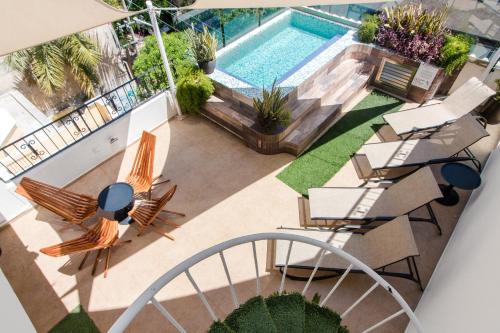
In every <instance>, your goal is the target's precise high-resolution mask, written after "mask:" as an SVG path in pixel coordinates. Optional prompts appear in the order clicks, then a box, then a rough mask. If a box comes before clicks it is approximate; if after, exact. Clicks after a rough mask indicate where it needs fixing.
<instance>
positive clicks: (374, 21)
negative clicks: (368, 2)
mask: <svg viewBox="0 0 500 333" xmlns="http://www.w3.org/2000/svg"><path fill="white" fill-rule="evenodd" d="M379 25H380V19H379V17H378V15H375V14H373V15H365V16H364V17H363V21H362V22H361V26H360V27H359V30H358V37H359V40H360V41H362V42H363V43H372V42H373V41H374V40H375V36H376V34H377V31H378V27H379Z"/></svg>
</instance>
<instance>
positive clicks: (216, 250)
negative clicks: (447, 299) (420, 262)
mask: <svg viewBox="0 0 500 333" xmlns="http://www.w3.org/2000/svg"><path fill="white" fill-rule="evenodd" d="M269 240H279V241H286V242H288V252H287V256H286V263H285V266H284V268H283V272H282V274H283V275H282V277H281V279H280V284H279V287H278V289H277V292H278V294H282V293H283V291H284V290H285V280H286V279H285V278H286V274H287V269H288V263H289V259H290V253H291V251H292V248H293V245H294V244H297V243H303V244H309V245H312V246H314V247H317V248H318V254H319V255H318V256H317V259H316V263H315V267H314V269H313V270H312V271H311V274H310V276H309V278H308V279H307V282H306V283H305V285H304V287H303V289H302V291H301V294H302V295H305V294H306V292H307V290H308V288H309V287H310V286H311V283H312V282H313V280H314V277H315V274H316V273H317V272H318V269H319V267H320V265H321V261H322V260H323V258H324V257H325V256H326V255H327V254H333V255H336V256H338V257H340V258H342V259H343V260H345V261H346V262H348V263H349V266H348V268H347V269H346V270H345V272H344V273H343V274H342V276H340V278H339V279H338V280H337V282H336V283H335V284H333V286H332V287H331V289H330V291H329V293H328V294H327V295H326V296H325V298H324V299H323V300H322V302H321V303H320V306H324V305H325V304H326V302H327V301H328V300H329V299H330V298H331V296H332V295H333V293H334V292H335V291H336V290H338V289H339V286H340V285H341V283H342V281H343V280H344V279H345V278H346V277H347V276H348V274H349V272H351V271H354V270H359V271H362V272H364V273H366V275H368V276H369V277H371V278H372V279H373V280H374V284H372V286H371V287H370V288H369V289H368V290H367V291H365V292H364V293H363V294H362V296H360V297H359V298H358V299H356V300H355V301H354V302H353V303H352V304H351V305H350V306H349V307H348V308H347V310H345V311H344V312H343V313H342V314H341V318H344V317H345V316H347V315H348V314H349V313H351V312H352V311H353V310H354V309H355V308H356V307H357V306H358V305H359V304H360V303H361V302H362V301H363V300H364V299H365V298H366V297H367V296H368V295H369V294H370V293H371V292H373V291H374V290H375V289H377V288H378V287H380V288H383V289H384V290H385V291H386V293H387V294H388V295H390V296H391V297H393V298H394V300H395V301H396V302H397V303H398V304H399V306H400V310H398V311H397V312H394V313H393V314H391V315H389V316H387V317H386V318H384V319H382V320H381V321H379V322H377V323H376V324H368V325H367V328H366V329H364V330H363V333H367V332H371V331H373V330H375V329H376V328H378V327H380V326H382V325H384V324H385V323H387V322H388V321H390V320H392V319H394V318H396V317H398V316H400V315H403V314H406V316H408V318H409V320H410V323H411V325H412V326H413V327H414V328H415V329H416V331H417V332H418V333H423V328H422V326H421V324H420V322H419V320H418V319H417V317H416V316H415V314H414V313H413V311H412V310H411V308H410V307H409V306H408V304H407V303H406V302H405V300H404V299H403V297H402V296H401V295H400V294H399V293H398V291H397V290H396V289H395V288H394V287H393V286H391V285H390V284H389V283H388V282H387V281H385V280H384V279H383V278H382V277H381V276H380V275H379V274H377V273H376V272H375V271H374V270H372V269H371V268H370V267H369V266H367V265H366V264H364V263H363V262H361V261H360V260H358V259H357V258H355V257H353V256H352V255H350V254H349V253H347V252H344V251H343V250H342V249H340V248H338V247H335V246H333V245H331V244H328V243H325V242H322V241H319V240H315V239H312V238H309V237H304V236H300V235H294V234H288V233H276V232H274V233H260V234H254V235H248V236H243V237H239V238H234V239H231V240H228V241H225V242H223V243H220V244H218V245H215V246H212V247H210V248H208V249H206V250H204V251H201V252H199V253H198V254H195V255H194V256H192V257H190V258H188V259H186V260H184V261H183V262H181V263H180V264H178V265H177V266H175V267H174V268H172V269H171V270H169V271H168V272H167V273H165V274H164V275H162V276H161V277H160V278H158V279H157V280H156V281H155V282H153V283H152V284H151V285H150V286H149V287H148V288H147V289H146V290H145V291H144V292H143V293H142V294H141V295H140V296H139V297H138V298H137V299H136V300H135V301H134V302H133V303H132V305H130V306H129V307H128V308H127V310H125V312H124V313H122V315H121V316H120V317H119V318H118V320H117V321H116V322H115V323H114V324H113V326H112V327H111V328H110V330H109V331H108V333H121V332H123V331H125V329H126V328H127V327H128V325H129V324H130V323H131V322H132V320H133V319H134V318H135V316H137V314H138V313H139V312H140V311H141V310H142V309H143V308H144V307H145V306H146V305H147V304H149V303H151V304H153V305H154V307H155V308H156V309H157V310H158V311H159V312H160V313H161V314H162V315H163V316H164V317H165V319H166V320H168V321H169V322H170V323H171V324H172V325H173V326H174V327H175V328H176V329H177V330H178V331H179V332H181V333H185V332H187V331H186V329H185V328H184V327H183V326H182V324H181V323H180V322H179V321H178V320H176V319H175V318H174V316H173V315H172V314H171V313H170V312H169V311H168V310H167V309H166V308H165V307H164V306H163V305H162V304H161V303H160V302H159V301H158V300H157V299H156V297H155V296H156V294H157V293H158V292H159V291H160V290H162V289H163V288H164V287H165V286H166V285H167V284H169V283H170V282H171V281H172V280H174V279H175V278H177V277H178V276H180V275H185V276H186V277H187V278H188V280H189V282H190V283H191V285H192V287H193V291H194V292H195V293H196V294H197V295H198V297H199V299H200V301H201V302H202V303H203V305H204V306H205V309H206V310H207V312H208V313H209V315H210V317H211V318H212V319H213V320H214V321H217V320H219V319H220V318H219V317H218V316H217V314H216V313H215V310H214V308H213V307H212V305H211V304H210V303H209V301H208V298H207V297H206V296H205V294H204V293H203V291H202V290H201V289H200V287H199V286H198V284H197V283H196V281H195V279H194V278H193V275H192V274H191V273H190V269H191V268H193V266H195V265H197V264H198V263H200V262H202V261H204V260H206V259H208V258H210V257H212V256H214V255H218V256H219V257H220V259H221V264H222V265H221V266H222V267H220V266H219V268H222V269H224V273H225V275H226V278H227V283H228V284H227V286H228V287H229V291H230V293H231V298H232V302H233V304H234V308H238V307H239V305H240V302H239V298H238V295H237V292H236V288H235V286H234V284H233V282H232V281H233V280H232V278H231V274H230V270H229V269H228V266H227V261H226V258H225V256H224V251H226V250H229V249H231V248H234V247H236V246H250V245H251V247H252V252H253V256H251V257H250V258H249V259H248V260H249V264H250V265H252V266H255V290H256V295H261V291H262V288H261V281H260V279H261V274H259V264H258V258H257V251H256V243H257V242H259V241H269ZM239 262H240V263H241V264H242V261H241V260H240V261H239ZM215 269H217V267H213V270H215ZM210 274H213V272H212V273H210ZM268 287H269V285H268ZM288 291H289V292H290V291H292V290H288ZM194 317H196V316H194ZM194 317H193V318H194Z"/></svg>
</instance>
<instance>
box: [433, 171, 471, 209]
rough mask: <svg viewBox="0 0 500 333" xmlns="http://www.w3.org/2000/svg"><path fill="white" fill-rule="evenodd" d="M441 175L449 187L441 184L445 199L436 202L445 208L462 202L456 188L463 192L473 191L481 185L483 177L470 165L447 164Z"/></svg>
mask: <svg viewBox="0 0 500 333" xmlns="http://www.w3.org/2000/svg"><path fill="white" fill-rule="evenodd" d="M441 175H442V176H443V178H444V179H445V180H446V181H447V182H448V184H449V185H445V184H439V187H440V188H441V192H442V193H443V197H442V198H439V199H436V201H437V202H438V203H440V204H442V205H445V206H453V205H456V204H457V203H458V201H459V200H460V198H459V195H458V193H457V191H455V189H454V187H458V188H461V189H463V190H473V189H475V188H478V187H479V186H480V185H481V175H480V174H479V173H478V172H477V171H476V170H474V169H473V168H471V167H470V166H468V165H465V164H462V163H456V162H453V163H447V164H445V165H443V166H442V167H441Z"/></svg>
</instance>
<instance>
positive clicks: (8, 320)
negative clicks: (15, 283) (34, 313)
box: [0, 269, 36, 333]
mask: <svg viewBox="0 0 500 333" xmlns="http://www.w3.org/2000/svg"><path fill="white" fill-rule="evenodd" d="M0 295H1V297H0V325H2V330H3V332H19V333H36V330H35V327H34V326H33V324H32V323H31V321H30V318H29V317H28V315H27V314H26V312H25V311H24V308H23V306H22V304H21V302H20V301H19V299H18V298H17V296H16V294H15V293H14V290H12V287H11V286H10V284H9V281H8V280H7V278H6V277H5V275H4V274H3V272H2V270H1V269H0Z"/></svg>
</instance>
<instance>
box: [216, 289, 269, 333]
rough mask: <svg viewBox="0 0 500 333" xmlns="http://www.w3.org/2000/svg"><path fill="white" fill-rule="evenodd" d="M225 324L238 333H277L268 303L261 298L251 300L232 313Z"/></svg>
mask: <svg viewBox="0 0 500 333" xmlns="http://www.w3.org/2000/svg"><path fill="white" fill-rule="evenodd" d="M224 324H226V325H227V326H229V327H230V328H231V329H232V330H233V331H236V332H238V333H256V332H259V333H277V330H276V326H275V325H274V322H273V319H272V318H271V315H270V314H269V311H268V310H267V307H266V303H265V301H264V299H263V298H262V297H260V296H257V297H253V298H250V299H249V300H248V301H246V302H245V304H243V305H241V306H240V307H239V308H237V309H236V310H234V311H233V312H231V314H229V316H227V318H226V320H225V321H224Z"/></svg>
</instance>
